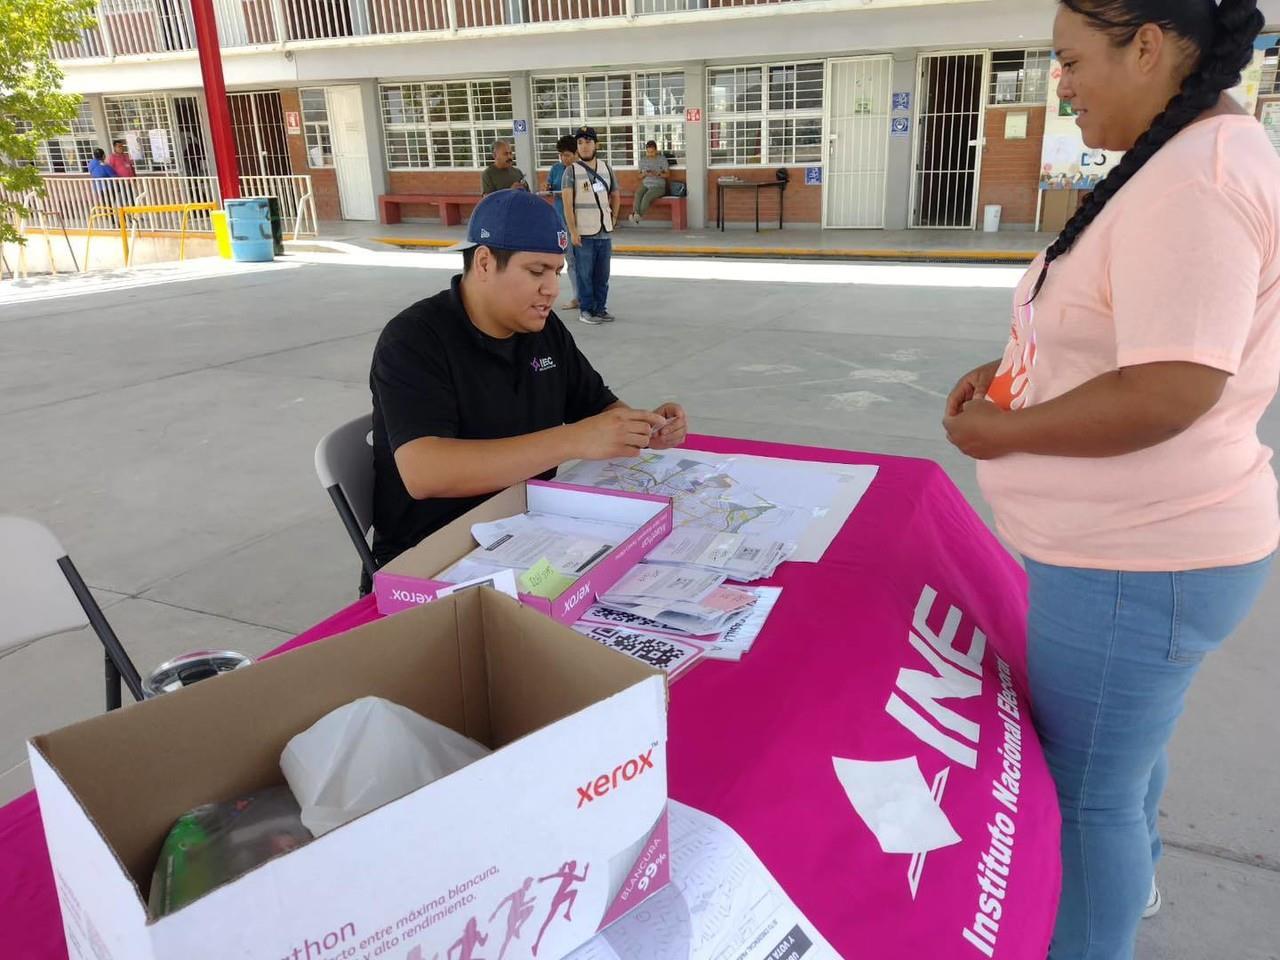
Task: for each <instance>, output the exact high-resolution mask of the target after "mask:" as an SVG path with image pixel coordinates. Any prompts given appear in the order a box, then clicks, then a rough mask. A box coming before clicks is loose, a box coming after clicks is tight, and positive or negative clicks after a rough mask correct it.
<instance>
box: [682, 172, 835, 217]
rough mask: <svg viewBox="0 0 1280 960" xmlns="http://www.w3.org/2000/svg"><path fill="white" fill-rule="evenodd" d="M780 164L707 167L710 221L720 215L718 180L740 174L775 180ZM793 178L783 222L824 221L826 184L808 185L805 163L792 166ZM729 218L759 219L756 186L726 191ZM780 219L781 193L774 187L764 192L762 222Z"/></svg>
mask: <svg viewBox="0 0 1280 960" xmlns="http://www.w3.org/2000/svg"><path fill="white" fill-rule="evenodd" d="M775 169H777V168H776V167H767V168H765V167H741V168H739V169H727V168H719V167H717V168H716V169H714V170H708V171H707V224H708V225H709V226H710V225H714V224H715V222H716V217H717V212H716V211H717V206H716V204H717V197H716V181H717V180H719V179H720V178H721V177H725V176H729V177H738V178H739V179H742V180H748V181H751V182H753V183H754V182H757V181H761V180H763V181H771V180H773V178H774V170H775ZM787 169H788V170H789V171H790V173H791V182H790V183H788V184H787V198H786V200H785V202H784V203H783V208H782V222H783V223H784V224H787V223H821V222H822V187H820V186H805V182H804V167H788V168H787ZM724 206H725V219H726V220H728V221H729V222H730V223H754V222H755V219H756V195H755V191H754V190H726V191H725V194H724ZM770 223H772V224H773V225H774V226H775V227H776V226H777V223H778V195H777V193H775V192H774V191H772V190H766V191H764V192H762V193H761V194H760V226H761V227H762V228H763V227H764V226H765V225H767V224H770Z"/></svg>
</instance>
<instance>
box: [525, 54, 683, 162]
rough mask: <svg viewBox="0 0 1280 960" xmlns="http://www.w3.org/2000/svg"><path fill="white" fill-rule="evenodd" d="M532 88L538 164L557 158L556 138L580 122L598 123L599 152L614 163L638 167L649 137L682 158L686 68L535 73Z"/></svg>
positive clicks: (573, 130) (659, 147) (597, 144)
mask: <svg viewBox="0 0 1280 960" xmlns="http://www.w3.org/2000/svg"><path fill="white" fill-rule="evenodd" d="M532 92H533V118H534V144H535V150H536V152H537V154H538V156H537V162H538V167H539V168H546V167H550V166H551V165H552V164H553V163H555V162H556V160H557V159H559V157H558V155H557V153H556V141H557V140H558V139H560V138H561V137H563V136H565V135H566V134H570V135H571V134H574V133H576V132H577V130H578V128H579V127H582V126H589V127H594V128H595V130H596V134H597V136H598V137H599V140H598V141H597V143H596V151H597V153H598V154H599V155H600V156H602V157H604V159H605V160H607V161H608V162H609V164H610V165H611V166H614V167H618V168H623V167H634V166H636V165H637V163H638V162H639V157H640V156H641V155H642V154H643V153H644V145H645V143H647V142H648V141H650V140H653V141H656V142H657V144H658V149H659V151H661V152H663V153H670V154H674V155H675V157H676V161H677V163H680V162H683V161H684V156H685V146H684V72H683V71H679V70H673V71H636V72H627V73H600V74H579V75H572V76H558V77H534V78H533V81H532Z"/></svg>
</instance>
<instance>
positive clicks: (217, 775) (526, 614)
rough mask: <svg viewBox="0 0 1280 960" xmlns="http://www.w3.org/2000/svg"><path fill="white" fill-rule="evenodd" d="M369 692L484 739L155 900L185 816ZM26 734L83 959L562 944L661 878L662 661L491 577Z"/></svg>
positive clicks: (408, 957) (543, 958)
mask: <svg viewBox="0 0 1280 960" xmlns="http://www.w3.org/2000/svg"><path fill="white" fill-rule="evenodd" d="M370 695H372V696H381V697H385V698H387V699H389V700H392V701H394V702H396V703H401V704H403V705H405V706H407V707H409V708H410V709H413V710H416V711H417V712H419V713H421V714H423V715H424V716H427V717H429V718H430V719H433V720H435V721H437V722H439V723H443V724H446V725H448V726H450V727H452V728H453V729H455V730H458V731H459V732H461V733H464V734H466V735H468V736H471V737H473V738H475V739H477V740H479V741H481V742H482V743H485V744H486V745H488V746H490V747H492V748H493V749H494V753H492V754H491V755H489V756H487V757H485V758H484V759H482V760H479V761H477V762H476V763H474V764H472V765H471V766H468V767H466V768H464V769H463V770H461V771H459V772H457V773H455V774H453V775H452V776H449V777H446V778H444V779H443V780H439V781H437V782H436V783H434V784H430V785H428V786H426V787H423V788H422V789H420V790H418V791H416V792H414V793H412V794H409V795H408V796H406V797H403V798H401V799H400V800H397V801H395V802H393V803H390V804H388V805H386V806H384V807H381V808H379V809H377V810H375V811H373V812H371V813H368V814H366V815H365V816H363V817H361V818H359V819H358V820H355V821H353V822H351V823H349V824H347V825H345V826H342V827H339V828H338V829H336V830H334V831H333V832H331V833H328V834H326V835H325V836H323V837H321V838H319V839H317V840H314V841H312V842H311V843H309V844H307V845H305V846H302V847H300V848H298V849H295V850H292V851H289V852H286V853H283V854H281V855H279V856H277V857H276V858H275V859H273V860H271V861H269V862H268V863H266V864H264V865H262V866H259V867H258V868H257V869H255V870H253V871H252V872H250V873H248V874H246V875H244V876H242V877H240V878H239V879H236V880H233V881H231V882H229V883H227V884H224V885H223V886H221V887H219V888H217V889H215V890H214V891H212V892H210V893H208V894H206V895H205V896H203V897H201V898H199V899H198V900H195V901H194V902H192V903H190V904H188V905H187V906H185V907H183V908H182V909H180V910H178V911H177V912H175V913H173V914H170V915H169V916H166V917H163V918H160V919H159V920H155V919H153V918H151V917H149V916H148V912H147V907H146V900H147V893H148V889H149V885H150V880H151V874H152V870H153V868H154V864H155V860H156V857H157V856H158V854H159V851H160V846H161V843H162V841H163V839H164V837H165V835H166V833H167V832H168V829H169V827H170V826H171V825H172V823H173V821H174V820H175V819H176V818H177V817H178V816H179V815H180V814H182V813H184V812H185V811H187V810H188V809H191V808H192V807H195V806H197V805H199V804H202V803H206V802H210V801H217V800H230V799H233V798H235V797H237V796H240V795H243V794H246V793H249V792H252V791H253V790H256V789H261V788H263V787H265V786H268V785H272V784H278V783H282V782H283V777H282V775H281V774H280V770H279V757H280V753H281V751H282V749H283V748H284V745H285V743H286V742H287V741H288V740H289V738H290V737H292V736H293V735H294V734H296V733H298V732H300V731H302V730H304V729H306V728H307V727H309V726H310V725H311V724H312V723H314V722H315V721H316V720H318V719H319V718H320V717H321V716H323V715H324V714H326V713H328V712H329V711H330V710H332V709H334V708H336V707H338V706H341V705H342V704H344V703H347V702H349V701H351V700H354V699H356V698H357V697H362V696H370ZM28 752H29V755H30V758H31V767H32V772H33V775H34V778H35V782H36V788H37V790H38V791H39V797H40V808H41V813H42V816H43V818H44V827H45V835H46V838H47V840H48V844H49V854H50V857H51V859H52V861H53V869H54V874H55V879H56V881H57V888H58V895H59V898H60V900H61V905H62V915H63V923H64V926H65V929H66V934H67V946H68V950H69V953H70V955H71V957H72V958H73V960H282V958H283V960H366V958H374V957H385V958H393V960H436V958H437V957H438V958H439V960H473V958H477V957H485V958H495V960H496V958H497V957H498V956H499V955H500V951H502V950H503V949H504V944H505V953H504V954H502V956H503V960H532V958H535V957H536V960H556V958H559V957H562V956H563V955H564V954H566V953H568V952H570V951H571V950H573V949H575V948H576V947H578V946H579V945H581V944H582V943H584V942H585V941H586V940H588V939H590V938H591V937H592V936H593V935H594V934H595V933H596V932H597V931H598V930H600V929H601V928H602V927H604V926H606V925H608V924H609V923H611V922H613V921H614V920H616V919H618V918H619V917H621V916H622V915H624V914H625V913H627V912H628V911H630V910H631V909H632V908H634V907H635V906H636V905H637V904H639V903H640V902H642V901H643V900H645V899H647V898H648V897H649V896H650V895H651V894H652V893H654V892H655V891H657V890H658V889H660V888H661V887H663V886H664V885H665V884H666V883H667V882H668V881H669V879H670V875H669V864H668V855H667V820H666V799H667V780H666V690H665V685H664V681H663V679H662V677H661V675H660V674H659V673H658V672H656V671H653V670H650V669H649V668H647V667H644V666H642V665H641V664H638V663H636V662H635V661H633V660H631V659H629V658H627V657H624V656H621V655H619V654H616V653H614V652H612V651H609V650H606V649H605V648H603V647H601V646H600V645H599V644H597V643H595V642H594V641H592V640H589V639H587V638H585V637H581V636H579V635H578V634H576V633H574V632H573V631H572V630H569V629H568V628H566V627H563V626H561V625H560V624H557V623H554V622H552V621H551V620H548V619H547V618H546V617H544V616H541V615H540V614H538V613H535V612H534V611H532V610H528V609H525V608H523V607H521V606H520V605H519V604H517V603H516V602H515V601H513V600H511V599H509V598H507V597H505V596H502V595H500V594H497V593H495V592H493V591H491V590H480V591H467V592H466V593H463V594H459V595H457V596H453V597H449V598H447V599H444V600H440V601H438V602H436V603H432V604H430V605H427V606H422V607H417V608H415V609H413V610H410V611H407V612H405V613H403V614H400V615H398V616H394V617H389V618H387V619H384V620H380V621H377V622H375V623H371V624H368V625H366V626H364V627H360V628H358V629H356V630H352V631H350V632H348V633H345V634H341V635H339V636H336V637H332V638H329V639H328V640H323V641H320V642H319V643H315V644H312V645H310V646H308V647H304V648H302V649H299V650H296V651H293V652H291V653H288V654H285V655H283V656H280V657H277V658H274V659H270V660H266V661H263V662H262V663H259V664H256V665H254V666H253V667H250V668H248V669H245V670H240V671H236V672H235V673H232V674H227V675H224V676H222V677H218V678H216V679H213V680H209V681H206V682H204V683H201V684H198V685H196V686H194V687H189V688H186V689H184V690H181V691H179V692H177V693H172V694H167V695H165V696H163V697H160V698H159V699H156V700H150V701H147V702H145V703H141V704H138V705H136V706H130V707H126V708H125V709H123V710H119V711H115V712H113V713H110V714H106V715H104V716H101V717H97V718H95V719H92V720H89V721H86V722H84V723H80V724H76V725H74V726H71V727H67V728H64V729H62V730H59V731H57V732H55V733H51V734H47V735H44V736H39V737H35V738H33V740H32V741H31V743H30V744H29V745H28ZM513 896H514V897H515V898H516V903H515V904H513V901H512V899H511V898H512V897H513ZM513 909H514V910H515V911H516V912H515V913H514V915H512V910H513ZM526 910H527V913H526ZM509 916H510V918H511V925H510V926H508V918H509ZM522 920H523V922H521V921H522ZM509 935H510V936H511V939H510V942H509V943H507V942H506V941H507V939H508V936H509ZM540 935H541V938H542V939H541V942H539V940H538V938H539V936H540ZM482 938H483V939H482ZM535 944H537V945H538V948H539V949H538V951H537V953H536V954H535V953H534V950H533V948H534V945H535Z"/></svg>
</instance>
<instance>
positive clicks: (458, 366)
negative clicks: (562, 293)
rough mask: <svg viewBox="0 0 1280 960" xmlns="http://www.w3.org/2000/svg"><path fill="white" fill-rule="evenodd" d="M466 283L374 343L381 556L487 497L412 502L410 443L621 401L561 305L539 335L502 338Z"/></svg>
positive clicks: (494, 434)
mask: <svg viewBox="0 0 1280 960" xmlns="http://www.w3.org/2000/svg"><path fill="white" fill-rule="evenodd" d="M461 281H462V278H461V277H454V278H453V282H452V284H451V285H450V287H449V289H448V290H444V291H442V292H441V293H438V294H436V295H435V296H434V297H430V298H429V299H426V300H420V301H418V302H417V303H415V304H414V305H413V306H411V307H409V308H408V309H407V310H405V311H404V312H402V313H400V314H399V315H398V316H396V317H395V318H394V319H393V320H392V321H391V322H390V323H388V324H387V326H386V327H385V328H384V329H383V331H382V335H381V336H380V337H379V338H378V344H377V346H376V347H374V350H373V366H372V369H371V370H370V372H369V388H370V390H371V391H372V393H373V462H374V488H373V527H374V538H373V554H374V557H375V559H377V561H378V563H379V564H382V563H385V562H387V561H388V560H390V559H391V558H392V557H394V556H396V555H397V554H399V553H402V552H403V551H405V550H407V549H409V548H410V547H412V546H414V545H415V544H417V543H418V542H419V541H420V540H422V538H423V537H425V536H427V535H428V534H431V533H434V532H435V531H436V530H438V529H440V528H441V527H443V526H444V525H445V524H447V523H449V522H450V521H451V520H454V519H456V518H457V517H459V516H461V515H462V514H463V513H465V512H466V511H468V510H470V509H471V508H472V507H474V506H475V505H476V504H478V503H480V502H481V501H483V500H484V499H486V498H485V497H484V496H479V497H464V498H458V499H452V498H450V499H444V498H440V499H433V500H414V499H413V498H412V497H411V496H409V492H408V491H407V490H406V489H405V486H404V482H403V481H402V480H401V479H400V471H399V470H398V469H397V468H396V462H395V451H396V449H397V448H398V447H400V446H401V445H402V444H406V443H409V442H410V441H412V440H418V439H420V438H422V437H454V438H457V439H459V440H498V439H502V438H504V437H517V436H523V435H524V434H528V433H534V432H536V431H538V430H546V429H548V428H550V427H558V426H560V425H561V424H565V423H575V422H577V421H578V420H582V419H584V418H586V417H591V416H594V415H595V414H597V413H600V412H601V411H603V410H604V409H605V408H606V407H608V406H609V405H610V404H613V403H615V402H616V401H617V398H616V397H615V396H614V395H613V394H612V393H611V392H610V390H609V388H608V387H606V386H605V384H604V381H603V380H602V379H601V378H600V374H598V373H597V372H596V371H595V369H594V368H592V366H591V364H590V363H589V362H588V361H587V358H586V357H584V356H583V355H582V352H581V351H580V350H578V347H577V345H576V344H575V343H574V342H573V337H572V336H570V334H569V331H568V330H566V329H565V327H564V324H563V323H562V322H561V321H560V318H559V317H557V316H556V315H555V314H554V313H552V314H551V315H550V316H548V317H547V323H546V326H545V327H543V329H542V330H540V331H539V332H538V333H518V334H515V335H514V336H512V337H510V338H508V339H506V340H498V339H495V338H493V337H490V336H488V335H487V334H485V333H482V332H481V331H480V330H479V329H477V328H476V327H475V325H474V324H472V323H471V320H470V319H469V318H468V317H467V312H466V310H465V309H464V307H463V304H462V294H461V289H460V285H461ZM554 475H555V471H554V470H552V471H550V473H548V474H545V475H544V477H550V476H554ZM493 492H494V493H497V492H498V491H496V490H495V491H493Z"/></svg>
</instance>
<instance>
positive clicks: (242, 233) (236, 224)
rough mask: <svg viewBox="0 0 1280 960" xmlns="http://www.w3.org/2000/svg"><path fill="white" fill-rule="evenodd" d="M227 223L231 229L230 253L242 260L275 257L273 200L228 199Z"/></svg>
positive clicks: (255, 198) (249, 260)
mask: <svg viewBox="0 0 1280 960" xmlns="http://www.w3.org/2000/svg"><path fill="white" fill-rule="evenodd" d="M226 208H227V226H228V228H229V229H230V231H231V256H232V257H233V258H234V259H236V260H238V261H240V262H241V263H262V262H264V261H267V260H272V259H274V253H275V249H274V247H275V244H274V239H273V237H272V233H271V203H270V201H269V200H268V199H267V198H266V197H247V198H245V199H242V200H228V201H227V202H226Z"/></svg>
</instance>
